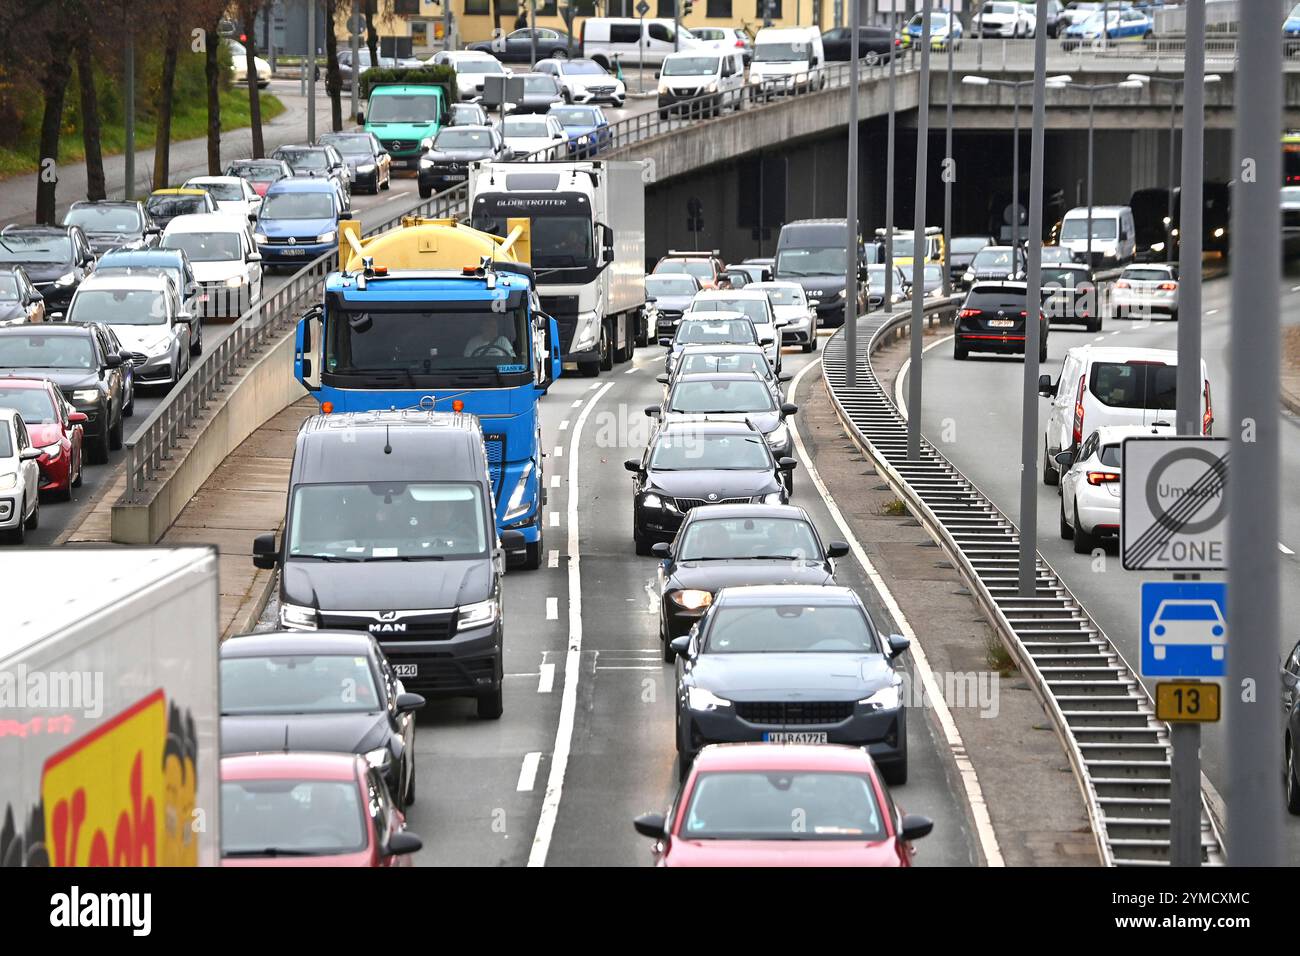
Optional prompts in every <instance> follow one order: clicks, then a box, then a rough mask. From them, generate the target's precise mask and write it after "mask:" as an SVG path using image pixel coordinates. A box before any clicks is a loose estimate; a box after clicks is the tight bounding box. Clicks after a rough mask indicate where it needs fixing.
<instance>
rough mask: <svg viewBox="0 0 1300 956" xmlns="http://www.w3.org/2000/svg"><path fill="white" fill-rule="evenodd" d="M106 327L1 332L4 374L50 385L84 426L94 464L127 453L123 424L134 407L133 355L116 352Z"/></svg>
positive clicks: (0, 367) (26, 328) (27, 328)
mask: <svg viewBox="0 0 1300 956" xmlns="http://www.w3.org/2000/svg"><path fill="white" fill-rule="evenodd" d="M111 334H112V333H110V332H109V331H108V329H107V328H105V327H104V326H101V325H48V324H47V325H41V326H37V327H30V326H19V327H17V328H8V329H0V373H5V374H11V375H14V376H15V377H18V378H45V379H49V380H50V381H51V382H53V383H54V385H55V386H56V387H57V388H58V389H59V391H60V392H62V393H63V397H64V399H65V400H66V401H67V402H68V403H69V404H70V405H72V407H73V409H75V410H76V411H78V412H81V413H82V414H83V415H85V416H86V421H85V422H84V423H83V427H84V429H85V441H86V444H87V445H89V450H88V455H89V458H90V461H91V463H92V464H103V463H104V462H106V461H108V453H109V450H110V449H117V448H121V447H122V419H123V417H124V415H125V409H126V408H127V405H128V402H132V403H133V402H134V398H133V397H132V396H131V394H130V385H129V384H128V381H127V377H126V370H125V368H124V365H125V363H126V362H128V361H129V360H130V353H124V352H122V351H117V350H114V348H113V346H114V344H116V343H115V340H114V339H112V338H111Z"/></svg>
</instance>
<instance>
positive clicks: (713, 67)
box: [660, 56, 718, 76]
mask: <svg viewBox="0 0 1300 956" xmlns="http://www.w3.org/2000/svg"><path fill="white" fill-rule="evenodd" d="M660 72H661V73H662V74H663V75H664V76H712V75H713V74H714V73H717V72H718V58H717V57H716V56H682V57H671V56H670V57H668V58H667V59H665V60H664V65H663V69H662V70H661V71H660Z"/></svg>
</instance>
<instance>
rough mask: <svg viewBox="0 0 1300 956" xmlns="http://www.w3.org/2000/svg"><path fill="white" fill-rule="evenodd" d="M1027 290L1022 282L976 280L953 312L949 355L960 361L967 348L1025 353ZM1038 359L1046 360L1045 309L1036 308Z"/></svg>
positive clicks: (974, 350) (1006, 352) (964, 356)
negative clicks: (955, 322) (953, 328)
mask: <svg viewBox="0 0 1300 956" xmlns="http://www.w3.org/2000/svg"><path fill="white" fill-rule="evenodd" d="M1028 294H1029V293H1028V290H1027V289H1026V287H1025V284H1024V283H1023V282H978V283H976V284H975V285H974V286H973V287H972V288H971V290H970V292H968V293H967V294H966V301H965V302H963V303H962V307H961V309H960V310H959V311H958V312H957V326H956V331H955V334H954V335H953V340H952V343H953V344H952V357H953V358H955V359H957V360H958V361H961V360H963V359H965V358H967V357H968V356H969V355H970V353H971V352H997V353H1000V354H1004V355H1006V354H1011V355H1024V354H1025V320H1026V317H1027V316H1028V314H1029V307H1028V304H1027V297H1028ZM1038 329H1039V331H1038V360H1039V361H1040V362H1046V361H1047V331H1048V324H1047V313H1046V312H1044V311H1042V307H1041V306H1040V307H1039V309H1038Z"/></svg>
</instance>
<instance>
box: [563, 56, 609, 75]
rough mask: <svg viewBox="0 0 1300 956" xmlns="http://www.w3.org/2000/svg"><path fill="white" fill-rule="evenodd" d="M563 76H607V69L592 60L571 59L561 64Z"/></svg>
mask: <svg viewBox="0 0 1300 956" xmlns="http://www.w3.org/2000/svg"><path fill="white" fill-rule="evenodd" d="M561 69H562V70H563V71H564V75H565V76H608V75H609V73H608V71H607V70H606V69H605V68H604V67H603V66H601V65H600V64H599V63H597V62H595V61H594V60H572V61H570V62H569V63H568V64H564V65H562V66H561Z"/></svg>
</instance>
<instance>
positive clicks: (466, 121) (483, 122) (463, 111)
mask: <svg viewBox="0 0 1300 956" xmlns="http://www.w3.org/2000/svg"><path fill="white" fill-rule="evenodd" d="M447 116H448V121H447V123H446V124H444V125H446V126H491V125H492V117H491V116H490V115H488V111H487V110H485V109H484V108H483V107H482V106H481V105H480V104H478V103H452V104H451V106H449V107H447Z"/></svg>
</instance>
